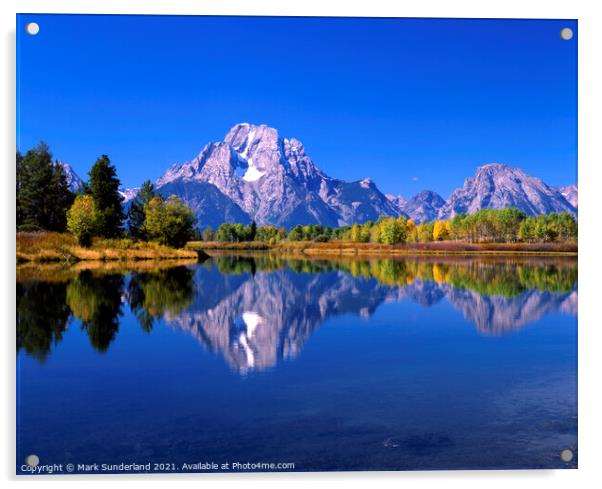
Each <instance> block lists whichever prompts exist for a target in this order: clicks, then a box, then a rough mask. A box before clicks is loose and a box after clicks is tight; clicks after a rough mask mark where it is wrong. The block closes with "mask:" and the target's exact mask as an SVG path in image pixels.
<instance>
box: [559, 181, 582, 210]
mask: <svg viewBox="0 0 602 489" xmlns="http://www.w3.org/2000/svg"><path fill="white" fill-rule="evenodd" d="M558 191H559V192H560V193H561V194H562V196H563V197H564V198H565V199H566V200H568V201H569V203H570V204H571V205H572V206H573V207H574V208H575V209H577V201H578V198H577V197H578V195H577V194H578V190H577V184H575V185H567V186H566V187H559V188H558Z"/></svg>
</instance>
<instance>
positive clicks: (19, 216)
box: [16, 151, 23, 226]
mask: <svg viewBox="0 0 602 489" xmlns="http://www.w3.org/2000/svg"><path fill="white" fill-rule="evenodd" d="M16 167H17V172H16V173H17V175H16V176H17V178H16V183H17V193H16V195H17V226H20V225H21V224H23V212H22V211H21V199H20V198H19V196H20V194H21V178H22V176H21V174H22V168H23V155H22V154H21V152H20V151H17V165H16Z"/></svg>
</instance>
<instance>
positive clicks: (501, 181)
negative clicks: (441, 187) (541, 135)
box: [437, 163, 577, 219]
mask: <svg viewBox="0 0 602 489" xmlns="http://www.w3.org/2000/svg"><path fill="white" fill-rule="evenodd" d="M504 207H516V208H518V209H520V210H522V211H524V212H525V213H526V214H528V215H536V214H547V213H550V212H570V213H571V214H576V213H577V210H576V208H575V207H574V206H573V205H572V204H571V203H570V202H569V201H568V200H567V199H566V198H565V197H564V196H563V195H562V193H561V192H560V191H559V190H558V189H555V188H553V187H550V186H549V185H546V184H545V183H544V182H543V181H542V180H540V179H539V178H536V177H532V176H529V175H527V174H526V173H525V172H523V171H522V170H520V169H519V168H513V167H511V166H508V165H504V164H500V163H490V164H487V165H483V166H481V167H479V168H477V172H476V174H475V176H474V177H470V178H467V179H466V180H465V182H464V186H463V187H461V188H458V189H456V190H454V192H453V193H452V194H451V195H450V197H449V199H448V200H447V202H446V203H445V205H444V206H443V207H442V208H441V209H440V210H439V213H438V216H437V217H438V218H439V219H449V218H450V217H453V216H454V215H456V214H459V213H466V214H471V213H473V212H476V211H478V210H479V209H502V208H504Z"/></svg>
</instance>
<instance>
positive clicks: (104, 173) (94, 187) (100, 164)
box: [88, 155, 125, 238]
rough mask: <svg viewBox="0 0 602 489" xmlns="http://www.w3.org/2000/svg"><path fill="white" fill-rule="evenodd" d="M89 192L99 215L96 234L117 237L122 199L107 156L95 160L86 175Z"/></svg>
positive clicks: (122, 217) (114, 170)
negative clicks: (87, 176) (88, 179)
mask: <svg viewBox="0 0 602 489" xmlns="http://www.w3.org/2000/svg"><path fill="white" fill-rule="evenodd" d="M88 175H89V177H90V181H89V190H90V194H91V195H92V198H93V199H94V203H95V205H96V209H97V211H98V214H99V220H98V233H99V235H100V236H104V237H105V238H115V237H118V236H119V235H120V234H121V232H122V230H123V227H122V226H123V220H124V218H125V216H124V214H123V208H122V207H121V202H122V200H123V198H122V197H121V194H120V193H119V185H120V183H119V179H118V178H117V171H116V169H115V167H114V166H113V165H112V164H111V160H109V157H108V156H107V155H102V156H101V157H100V158H98V159H97V160H96V163H94V166H93V167H92V169H91V170H90V172H89V173H88Z"/></svg>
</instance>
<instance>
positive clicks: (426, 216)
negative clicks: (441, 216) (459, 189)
mask: <svg viewBox="0 0 602 489" xmlns="http://www.w3.org/2000/svg"><path fill="white" fill-rule="evenodd" d="M444 205H445V200H443V197H441V196H440V195H439V194H438V193H436V192H433V191H431V190H423V191H422V192H420V193H418V194H416V195H414V197H412V198H411V199H409V200H407V201H405V202H404V203H403V204H402V205H401V207H400V209H401V211H402V212H404V213H405V214H407V215H408V216H409V217H410V218H412V220H413V221H414V222H416V223H421V222H429V221H432V220H434V219H436V218H437V215H438V213H439V210H440V209H441V208H442V207H443V206H444Z"/></svg>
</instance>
